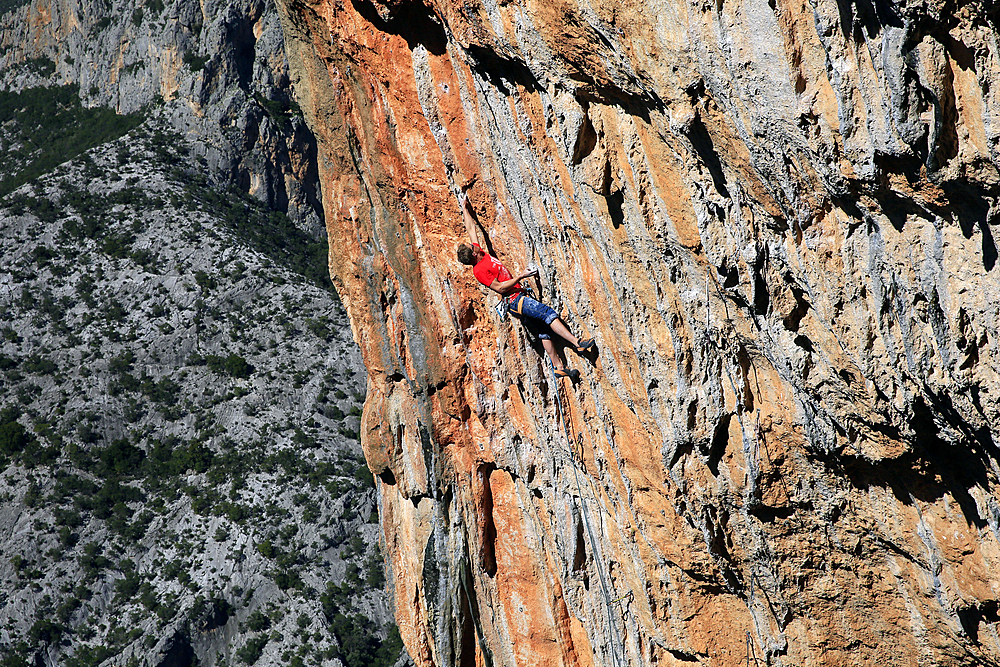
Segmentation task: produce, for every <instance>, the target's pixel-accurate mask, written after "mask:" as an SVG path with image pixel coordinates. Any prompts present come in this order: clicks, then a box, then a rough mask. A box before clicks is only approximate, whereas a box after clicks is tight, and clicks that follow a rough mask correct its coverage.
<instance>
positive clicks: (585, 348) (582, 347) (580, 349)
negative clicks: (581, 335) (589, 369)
mask: <svg viewBox="0 0 1000 667" xmlns="http://www.w3.org/2000/svg"><path fill="white" fill-rule="evenodd" d="M577 342H578V343H579V345H577V346H576V347H574V348H573V349H574V350H576V353H577V354H583V353H584V352H590V351H591V350H593V349H594V348H595V347H596V346H597V343H595V342H594V339H593V338H586V339H584V340H578V341H577Z"/></svg>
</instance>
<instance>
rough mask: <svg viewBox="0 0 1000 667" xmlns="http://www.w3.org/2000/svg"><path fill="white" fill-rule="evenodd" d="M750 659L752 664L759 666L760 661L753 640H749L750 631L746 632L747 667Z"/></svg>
mask: <svg viewBox="0 0 1000 667" xmlns="http://www.w3.org/2000/svg"><path fill="white" fill-rule="evenodd" d="M750 658H753V664H754V666H755V667H756V665H759V664H760V659H759V658H758V657H757V650H756V649H755V648H754V643H753V639H751V638H750V631H749V630H747V667H750Z"/></svg>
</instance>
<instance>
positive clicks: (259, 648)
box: [236, 635, 269, 665]
mask: <svg viewBox="0 0 1000 667" xmlns="http://www.w3.org/2000/svg"><path fill="white" fill-rule="evenodd" d="M268 640H269V637H268V636H267V635H261V636H259V637H251V638H250V639H248V640H247V643H246V644H244V645H243V646H241V647H240V648H239V649H237V651H236V659H237V660H239V661H240V662H242V663H243V664H245V665H253V664H256V663H257V661H258V660H260V656H261V655H262V654H263V653H264V647H265V646H267V642H268Z"/></svg>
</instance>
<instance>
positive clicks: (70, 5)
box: [0, 0, 323, 234]
mask: <svg viewBox="0 0 1000 667" xmlns="http://www.w3.org/2000/svg"><path fill="white" fill-rule="evenodd" d="M66 84H73V85H75V86H77V88H78V91H79V95H80V97H81V99H82V101H83V104H84V106H87V107H106V108H109V109H112V110H115V111H116V112H118V113H121V114H128V113H134V112H136V111H139V110H140V109H143V108H147V107H150V106H162V108H163V112H164V116H165V118H166V119H167V120H168V122H169V124H170V125H171V126H172V127H173V128H174V129H175V130H176V131H178V132H179V133H181V134H182V135H184V136H185V137H187V138H188V139H190V140H191V151H192V153H193V155H195V156H198V157H199V158H202V159H204V160H205V163H206V166H207V168H208V170H209V172H210V173H212V174H213V175H215V176H217V177H218V178H219V179H220V180H221V181H223V182H226V183H231V184H233V185H235V186H236V187H238V188H239V189H240V190H242V191H244V192H247V193H250V194H252V195H253V196H254V197H255V198H257V199H258V200H260V201H262V202H264V203H265V204H267V205H268V206H269V207H271V208H274V209H277V210H282V211H286V212H287V213H288V215H289V216H290V217H291V218H292V219H293V220H294V221H295V222H296V224H298V225H299V226H301V227H302V228H304V229H309V230H310V231H312V232H313V233H316V234H320V233H323V224H322V222H323V213H322V207H321V206H320V203H319V184H318V179H317V177H316V166H315V157H314V156H315V142H314V140H313V137H312V134H311V133H310V132H309V130H308V129H307V128H306V127H305V124H304V123H303V122H302V120H301V118H300V117H299V115H298V114H297V107H296V106H295V104H294V102H293V101H292V97H291V94H292V93H291V88H290V83H289V76H288V65H287V60H286V58H285V54H284V40H283V37H282V33H281V27H280V25H279V22H278V18H277V14H276V12H275V9H274V4H273V2H272V0H265V1H260V0H236V1H234V2H229V1H227V2H218V1H210V2H197V1H194V0H166V1H164V0H145V1H142V0H139V1H136V0H131V1H130V0H109V1H107V2H94V1H92V0H32V1H30V2H23V1H21V0H13V1H11V0H7V1H6V2H0V90H6V91H15V92H16V91H21V90H25V89H30V88H36V87H40V86H58V85H66Z"/></svg>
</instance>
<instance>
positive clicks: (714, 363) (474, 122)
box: [278, 0, 1000, 665]
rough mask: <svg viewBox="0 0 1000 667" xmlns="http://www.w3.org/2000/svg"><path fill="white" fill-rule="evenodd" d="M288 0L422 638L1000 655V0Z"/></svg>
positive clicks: (297, 80) (412, 642)
mask: <svg viewBox="0 0 1000 667" xmlns="http://www.w3.org/2000/svg"><path fill="white" fill-rule="evenodd" d="M278 6H279V10H280V12H281V15H282V22H283V26H284V31H285V41H286V49H287V53H288V58H289V62H290V75H291V77H292V79H293V84H294V87H295V90H296V96H297V100H298V102H299V104H300V105H301V107H302V109H303V111H304V113H305V118H306V120H307V122H308V123H309V125H310V127H311V129H312V130H313V132H314V133H315V134H316V136H317V139H318V141H319V149H318V150H319V156H320V159H319V169H320V176H321V179H322V182H323V183H324V188H323V206H324V210H325V212H326V213H325V214H326V222H327V228H328V230H329V233H330V238H331V243H333V244H335V245H336V247H337V248H338V253H336V254H335V255H334V256H332V257H331V264H332V270H333V274H334V279H335V281H336V284H337V288H338V292H339V293H340V294H341V296H342V298H343V301H344V304H345V307H346V309H347V312H348V314H349V316H350V318H351V322H352V326H353V329H354V333H355V337H356V338H357V340H358V341H359V342H360V344H361V348H362V354H363V355H364V358H365V364H366V366H367V368H368V370H369V378H368V392H367V393H368V399H367V401H366V404H365V412H364V418H363V419H362V426H361V435H362V444H363V445H364V447H365V453H366V456H367V460H368V463H369V466H370V467H371V468H372V470H374V471H375V472H376V473H378V476H379V486H378V488H379V494H380V497H381V508H382V515H381V520H382V525H383V530H384V531H385V533H386V540H387V546H388V550H387V553H388V554H389V557H390V560H391V561H392V565H393V568H392V569H393V572H394V574H395V579H394V582H393V585H394V587H395V592H396V601H397V605H398V607H397V612H396V613H397V620H398V622H399V624H400V629H401V632H402V636H403V638H404V640H405V642H406V645H407V648H408V650H409V652H410V654H411V655H412V656H413V658H414V659H415V661H416V662H417V664H419V665H451V664H460V665H474V664H475V665H482V664H493V665H541V664H545V665H625V664H629V665H681V664H683V665H689V664H713V665H736V664H740V665H742V664H747V663H750V662H755V663H757V664H770V665H840V664H896V665H918V664H921V665H922V664H936V665H983V664H1000V638H998V635H997V624H998V622H1000V614H998V611H997V610H998V604H1000V598H998V596H997V592H996V591H997V588H998V581H997V578H996V576H995V575H994V574H993V573H994V572H995V571H996V570H997V564H998V561H1000V544H998V534H1000V533H998V531H1000V495H998V491H997V478H998V475H1000V466H998V449H997V445H996V441H997V437H998V435H1000V429H998V426H997V425H998V424H1000V414H998V405H1000V404H998V396H1000V386H998V380H1000V379H998V375H997V368H996V361H995V360H996V359H997V358H998V353H1000V350H998V348H997V346H998V344H1000V343H998V341H997V336H996V335H995V326H994V325H995V322H996V321H997V319H998V315H1000V313H998V311H997V308H998V306H997V304H998V303H1000V298H998V297H1000V293H998V281H997V279H996V261H997V249H996V243H995V240H994V231H995V228H996V224H997V221H998V218H997V197H998V194H1000V169H998V165H1000V132H998V128H1000V124H998V122H997V118H998V117H1000V98H998V93H997V89H996V86H993V85H992V84H991V82H992V81H994V80H995V79H996V77H997V76H998V74H1000V61H998V46H997V45H998V39H997V32H996V25H997V24H998V18H1000V17H998V14H997V11H998V10H997V9H996V8H995V7H994V6H993V5H992V3H983V2H970V3H960V4H959V3H950V2H926V3H916V2H881V1H879V2H852V3H848V2H834V1H832V0H810V1H809V2H802V1H796V0H777V1H776V2H769V3H764V2H752V1H748V2H734V3H723V2H716V3H711V2H684V3H682V2H653V3H649V2H642V3H638V2H629V1H628V0H626V1H625V2H613V3H602V2H597V3H584V2H574V1H573V0H566V1H565V2H545V3H537V2H532V1H531V0H526V1H525V2H507V3H492V2H488V1H487V2H477V1H472V2H463V3H449V2H447V1H446V0H432V1H429V2H426V3H416V2H406V1H405V0H404V1H401V2H382V1H381V0H374V1H368V0H359V1H357V2H351V3H332V2H326V1H325V0H280V1H279V3H278ZM463 189H467V190H469V192H470V196H471V198H472V200H473V202H474V204H475V206H476V208H477V210H478V211H479V216H480V219H481V220H482V221H483V223H484V230H485V231H486V232H487V235H488V237H489V239H490V243H491V247H492V248H494V249H495V250H496V251H497V252H498V254H499V256H500V258H501V259H502V260H503V261H505V262H506V263H507V264H508V265H509V266H511V267H512V268H520V267H523V266H525V265H527V264H529V263H534V264H535V265H536V266H538V267H539V268H540V269H541V273H542V276H541V277H542V280H541V283H542V285H541V287H542V290H543V294H544V297H545V299H546V300H548V301H549V302H550V303H552V304H553V305H554V306H555V307H556V308H557V309H558V310H560V311H561V312H562V313H563V314H564V316H565V318H566V320H567V321H568V322H569V323H570V325H571V328H573V329H575V330H577V331H580V332H582V333H583V334H585V335H592V336H594V337H595V338H596V339H597V341H598V344H599V347H600V354H599V356H597V357H590V358H587V359H575V358H571V363H572V364H574V365H577V366H579V367H580V368H581V369H582V370H583V371H584V379H583V380H582V381H581V382H580V383H579V384H578V385H571V384H569V383H568V382H566V381H563V382H562V383H559V382H557V381H556V380H555V379H554V378H552V377H551V375H550V374H549V372H548V371H547V369H546V368H545V366H543V364H542V361H541V357H540V356H539V354H538V351H537V350H536V349H533V346H532V342H531V341H530V340H529V339H528V338H526V337H525V335H524V334H523V332H522V331H521V329H520V328H519V327H518V326H516V325H512V324H511V323H510V322H509V320H507V321H501V320H500V319H498V318H497V316H496V315H495V313H494V311H493V309H492V307H491V306H492V305H493V302H494V301H495V297H493V296H491V295H490V294H487V293H486V292H485V291H483V290H482V289H481V288H480V287H479V286H478V285H477V284H476V283H475V281H474V279H473V278H472V276H471V275H470V272H469V271H467V270H466V269H465V268H464V267H462V266H460V265H458V264H457V262H456V261H455V259H454V251H455V247H456V245H457V243H459V242H460V241H461V240H463V236H464V229H463V226H462V221H461V217H460V214H459V209H458V206H457V196H458V194H459V193H460V191H462V190H463Z"/></svg>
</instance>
